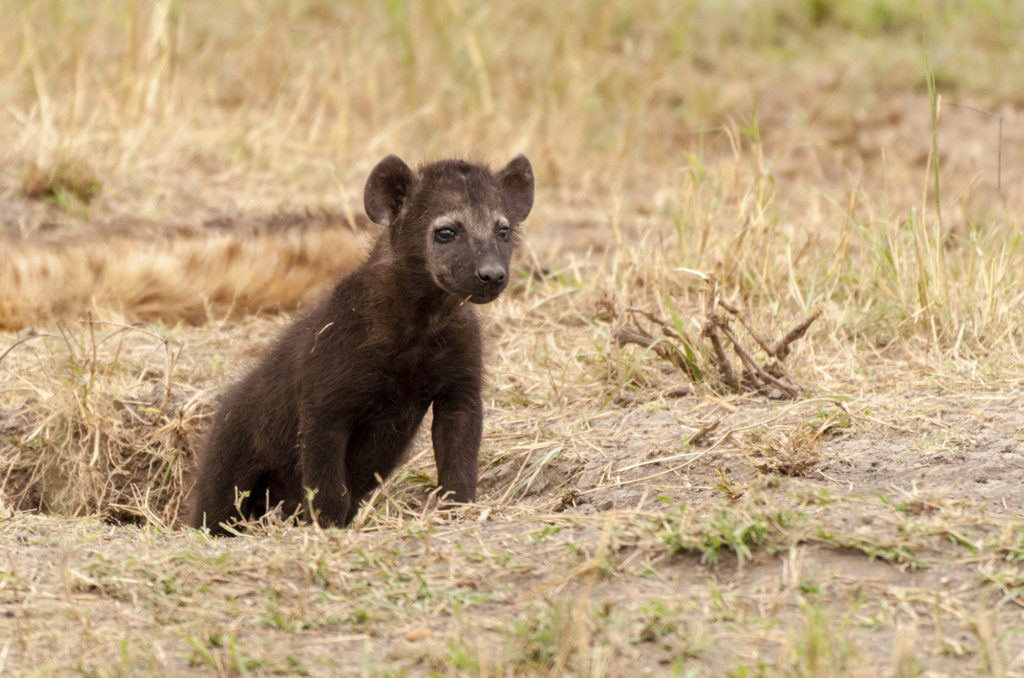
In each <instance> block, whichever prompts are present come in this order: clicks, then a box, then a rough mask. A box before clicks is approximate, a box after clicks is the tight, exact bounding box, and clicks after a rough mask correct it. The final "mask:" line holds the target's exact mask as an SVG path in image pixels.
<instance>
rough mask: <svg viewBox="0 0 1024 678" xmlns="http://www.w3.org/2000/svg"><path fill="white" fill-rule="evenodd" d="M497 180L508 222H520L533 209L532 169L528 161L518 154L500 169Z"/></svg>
mask: <svg viewBox="0 0 1024 678" xmlns="http://www.w3.org/2000/svg"><path fill="white" fill-rule="evenodd" d="M497 179H498V186H500V187H501V199H502V201H503V202H504V203H505V212H506V216H507V217H508V218H509V220H510V221H515V222H518V221H522V220H523V219H525V218H526V217H527V216H528V215H529V214H530V209H531V208H532V207H533V167H532V166H531V165H530V161H529V160H528V159H527V157H526V156H525V155H523V154H522V153H520V154H519V155H517V156H516V157H514V158H512V161H511V162H510V163H509V164H507V165H505V166H504V167H502V168H501V171H499V172H498V175H497Z"/></svg>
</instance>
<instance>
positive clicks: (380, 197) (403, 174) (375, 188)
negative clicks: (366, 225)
mask: <svg viewBox="0 0 1024 678" xmlns="http://www.w3.org/2000/svg"><path fill="white" fill-rule="evenodd" d="M415 184H416V175H415V174H414V173H413V171H412V170H411V169H409V166H408V165H406V164H405V161H403V160H402V159H401V158H399V157H398V156H397V155H389V156H388V157H386V158H384V159H383V160H381V161H380V162H378V163H377V166H376V167H374V168H373V171H372V172H370V176H369V178H368V179H367V180H366V188H365V189H364V190H363V207H364V208H365V209H366V216H368V217H370V220H371V221H373V222H375V223H378V224H380V225H381V226H390V225H391V224H393V223H394V222H395V219H397V218H398V213H399V212H401V211H402V205H403V204H404V203H405V199H406V198H407V197H408V196H409V193H410V192H411V191H412V187H413V186H414V185H415Z"/></svg>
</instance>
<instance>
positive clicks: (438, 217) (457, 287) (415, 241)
mask: <svg viewBox="0 0 1024 678" xmlns="http://www.w3.org/2000/svg"><path fill="white" fill-rule="evenodd" d="M363 202H364V204H365V206H366V214H367V216H369V217H370V219H372V220H373V221H375V222H377V223H378V224H381V225H383V226H385V227H386V228H388V229H389V231H390V238H391V245H392V248H393V250H394V251H395V254H396V255H397V256H398V257H401V258H403V259H404V260H405V261H408V262H415V265H421V266H423V267H425V269H426V271H427V272H428V273H429V274H430V276H431V278H432V280H433V282H434V283H435V284H436V285H437V286H438V287H440V288H441V289H442V290H444V291H445V292H447V293H449V294H451V295H454V296H457V297H460V298H461V299H462V300H466V299H468V300H469V301H472V302H474V303H477V304H484V303H487V302H488V301H493V300H494V299H495V298H497V296H498V295H499V294H501V291H502V290H504V289H505V286H506V285H507V284H508V266H509V258H510V257H511V255H512V249H513V247H514V246H515V243H516V239H517V237H518V230H519V222H521V221H522V220H523V219H525V218H526V216H527V215H528V214H529V213H530V208H531V207H533V168H532V167H531V166H530V161H529V160H527V158H526V156H525V155H517V156H516V157H515V158H513V159H512V161H511V162H509V163H508V164H507V165H505V166H504V167H503V168H501V169H500V170H498V171H497V172H492V171H491V170H490V169H488V168H486V167H483V166H481V165H475V164H472V163H468V162H464V161H462V160H442V161H440V162H434V163H430V164H428V165H423V166H421V167H420V168H419V169H418V170H417V171H416V172H413V171H412V170H411V169H409V166H408V165H406V164H405V163H404V162H403V161H402V159H401V158H399V157H398V156H395V155H389V156H388V157H386V158H384V159H383V160H381V161H380V162H379V163H377V166H376V167H374V168H373V171H372V172H371V173H370V178H369V179H367V180H366V190H365V192H364V194H363Z"/></svg>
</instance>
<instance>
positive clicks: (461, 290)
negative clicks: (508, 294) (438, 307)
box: [432, 272, 508, 304]
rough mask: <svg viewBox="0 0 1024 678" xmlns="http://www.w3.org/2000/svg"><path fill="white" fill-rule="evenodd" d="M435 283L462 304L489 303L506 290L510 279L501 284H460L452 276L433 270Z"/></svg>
mask: <svg viewBox="0 0 1024 678" xmlns="http://www.w3.org/2000/svg"><path fill="white" fill-rule="evenodd" d="M432 277H433V278H434V283H435V284H436V285H437V286H438V287H440V288H441V289H442V290H444V291H445V292H447V293H448V294H450V295H452V296H453V297H456V298H457V299H458V300H459V303H460V304H465V303H466V302H469V303H473V304H487V303H490V302H492V301H494V300H495V299H497V298H498V297H499V296H501V293H502V292H504V291H505V288H506V287H507V286H508V280H505V281H504V282H502V283H501V284H493V283H492V284H486V283H482V282H477V283H476V284H471V285H460V284H457V283H456V282H455V281H454V280H452V279H451V277H450V276H447V275H443V274H439V273H437V272H432Z"/></svg>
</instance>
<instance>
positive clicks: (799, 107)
mask: <svg viewBox="0 0 1024 678" xmlns="http://www.w3.org/2000/svg"><path fill="white" fill-rule="evenodd" d="M3 17H4V21H3V22H2V23H0V44H3V45H4V46H5V49H3V50H2V51H0V101H2V102H3V110H2V111H0V233H3V234H5V236H6V240H5V242H6V243H7V245H6V246H7V247H8V248H9V249H11V251H15V249H14V248H15V247H16V245H15V244H11V243H21V244H20V245H17V247H27V245H25V243H41V242H44V241H45V242H47V243H53V242H59V241H64V240H67V239H68V238H71V239H74V238H76V237H77V238H78V240H79V241H85V240H88V239H90V238H96V237H109V236H110V235H111V234H118V235H119V237H128V238H130V237H136V238H141V239H143V240H152V239H153V238H154V237H155V236H159V237H165V236H166V237H173V236H174V234H179V235H180V234H192V235H195V234H197V233H208V232H211V231H215V232H217V233H223V232H224V231H231V230H233V229H235V230H237V229H239V228H241V227H242V226H245V227H246V228H248V231H247V232H250V233H252V232H265V231H267V230H268V229H271V230H272V229H275V228H278V229H280V228H284V227H288V226H289V225H290V224H291V225H294V223H303V218H302V217H301V214H307V215H308V214H309V213H310V212H311V211H312V212H314V213H317V214H319V215H320V216H319V217H317V218H320V219H321V221H322V222H323V224H326V225H329V226H330V225H336V224H337V223H338V222H339V221H348V222H352V223H355V224H356V225H357V226H358V225H359V218H360V215H361V196H362V185H363V181H364V180H365V177H366V174H367V172H368V171H369V169H370V168H371V167H372V166H373V164H374V163H375V162H376V161H377V160H379V159H380V158H381V157H382V156H383V155H385V154H387V153H397V154H399V155H401V156H402V157H403V158H405V159H406V160H407V161H409V162H410V163H416V162H420V161H425V160H429V159H434V158H438V157H442V156H469V157H471V158H475V159H478V160H482V161H486V162H489V163H491V164H492V165H500V164H501V163H504V162H505V161H506V160H507V159H508V158H509V157H511V156H512V155H513V154H514V153H517V152H525V153H527V154H528V155H529V156H530V158H531V159H532V161H533V163H534V167H535V169H536V174H537V183H538V200H537V205H536V208H535V211H534V213H533V215H532V217H531V219H530V223H529V226H528V228H529V233H530V242H532V243H534V245H537V246H538V249H540V250H543V252H544V253H545V255H546V256H547V258H554V259H556V260H557V259H558V257H557V256H555V255H556V253H563V254H564V253H566V252H575V253H578V254H581V255H582V254H584V253H586V252H596V251H600V250H602V249H604V248H607V247H608V246H609V245H613V246H618V245H621V244H622V242H623V240H622V239H623V238H625V239H626V241H627V242H628V241H630V239H632V240H636V239H638V238H641V237H642V234H643V233H645V232H649V227H650V226H651V224H652V223H654V224H655V226H656V228H658V229H660V228H664V229H666V231H665V232H666V233H667V234H668V235H669V236H672V237H675V238H676V239H677V240H678V245H679V248H680V249H679V252H678V256H677V257H676V260H675V262H674V263H676V264H680V265H686V266H689V267H693V268H705V269H708V270H710V269H713V268H714V267H716V266H718V267H719V268H721V266H722V265H723V261H722V260H723V257H724V256H725V255H726V254H727V253H729V252H735V251H736V250H737V247H739V249H741V250H742V249H744V248H746V247H748V246H753V247H755V249H763V248H765V247H767V248H769V249H772V248H774V247H775V246H778V247H780V248H782V249H780V250H779V252H780V256H782V254H783V250H784V249H785V248H789V249H790V250H791V254H790V261H789V263H787V264H786V266H790V267H791V266H792V264H793V261H792V259H793V257H794V256H796V258H797V259H799V256H797V255H794V254H793V252H796V253H797V254H799V253H801V252H804V253H805V254H806V256H808V257H809V258H810V260H814V257H815V255H816V256H817V257H818V258H819V259H820V258H822V257H825V258H827V257H828V256H832V255H834V253H835V252H836V251H837V248H840V249H842V250H843V253H844V256H845V253H846V252H847V251H852V252H857V251H861V250H862V249H863V248H865V247H866V248H868V249H870V248H871V247H875V246H878V245H879V243H882V246H885V247H888V246H886V245H884V243H885V241H886V240H887V239H891V238H892V237H897V236H898V233H899V228H900V224H905V223H915V224H928V225H929V226H930V227H934V229H937V230H933V231H931V232H930V233H931V235H930V236H929V237H931V238H932V240H931V242H930V243H925V245H926V246H927V247H930V248H939V249H941V248H944V247H947V246H948V245H949V244H950V243H951V242H953V241H951V240H950V238H953V239H956V243H962V244H964V245H965V246H969V247H970V246H977V245H979V243H980V244H981V245H985V243H986V242H989V241H986V240H985V238H986V237H988V238H990V239H991V238H996V241H998V242H1000V243H1005V242H1007V239H1008V238H1012V236H1013V235H1014V234H1018V235H1019V233H1020V227H1019V222H1018V221H1017V220H1016V219H1017V217H1015V216H1014V215H1015V214H1016V213H1017V212H1019V209H1018V208H1019V207H1020V197H1021V195H1020V194H1021V187H1022V181H1021V179H1022V168H1024V163H1022V160H1024V122H1022V120H1021V111H1022V109H1024V88H1021V87H1020V81H1019V78H1017V77H1015V75H1014V74H1016V73H1018V72H1020V70H1021V68H1022V67H1024V53H1022V45H1024V40H1022V37H1024V7H1022V6H1021V5H1020V3H1014V2H1011V1H1010V0H984V1H982V2H970V3H968V2H957V1H954V0H937V1H934V2H913V1H902V0H799V1H792V0H737V1H736V2H728V3H724V2H715V1H711V0H688V1H676V0H664V1H657V0H655V1H651V2H632V1H627V0H619V1H616V2H594V1H592V0H569V1H567V2H560V3H549V2H541V1H532V0H527V1H524V2H517V3H487V2H470V1H468V0H430V1H425V2H401V1H399V0H388V1H387V2H376V1H373V2H370V1H365V2H364V1H360V0H356V1H353V2H331V1H328V0H297V1H295V2H274V1H269V0H243V1H240V2H232V3H207V2H202V1H198V0H175V1H172V0H152V1H135V2H129V1H126V0H104V1H101V2H91V3H69V2H60V1H58V0H7V1H6V2H4V3H3ZM934 160H937V161H938V163H937V168H938V171H937V172H936V171H935V169H936V163H935V162H933V161H934ZM936 196H938V197H939V198H940V202H939V204H938V206H940V207H941V208H942V211H941V213H939V211H938V210H936V209H935V207H936V206H937V205H936ZM296 212H298V213H300V218H298V219H296V218H295V216H294V215H295V213H296ZM282 213H283V214H284V215H285V217H284V218H280V217H279V216H278V217H275V216H274V215H281V214H282ZM325 215H326V216H325ZM932 217H935V218H938V219H939V220H940V221H941V223H933V222H931V221H929V220H930V219H931V218H932ZM879 223H884V224H887V225H888V227H891V229H890V230H889V231H886V232H884V233H883V232H876V233H873V235H872V236H871V237H870V238H868V239H867V240H866V241H865V242H863V243H860V244H858V243H857V242H854V241H851V240H849V239H848V238H847V237H846V236H847V235H849V233H847V231H845V230H844V229H853V227H852V225H857V226H858V227H859V230H860V232H861V233H862V234H863V232H864V231H865V229H867V230H871V229H873V228H875V225H877V224H879ZM282 224H283V226H282ZM754 227H756V228H761V229H763V230H765V232H766V233H768V234H767V235H766V236H765V238H766V239H765V240H763V241H759V242H757V243H751V241H750V238H749V237H748V235H746V234H745V231H744V233H743V234H741V233H740V231H743V230H744V229H747V230H749V229H750V228H754ZM645 229H648V230H645ZM243 230H244V229H243ZM856 230H857V229H853V231H856ZM769 232H770V233H769ZM75 234H78V235H77V236H76V235H75ZM168 234H170V235H168ZM741 235H742V237H741ZM854 235H856V233H854ZM997 236H998V237H997ZM778 238H781V240H777V239H778ZM992 242H995V241H992ZM956 243H953V244H956ZM911 244H912V243H910V242H908V243H906V245H907V246H908V247H909V246H911ZM136 245H139V243H136ZM304 246H307V245H304ZM347 246H348V245H346V244H341V245H338V244H337V243H333V244H332V245H331V246H330V247H327V248H325V247H323V246H318V247H319V249H320V250H323V249H336V248H337V247H341V248H344V247H347ZM308 247H312V246H308ZM298 249H299V250H301V247H299V248H298ZM314 249H316V248H314ZM17 251H18V252H23V251H24V250H23V249H19V250H17ZM118 251H120V250H118ZM126 251H127V250H126ZM773 251H774V250H773ZM863 251H867V250H863ZM33 252H34V253H33V254H31V256H41V255H39V254H38V252H36V251H35V250H33ZM304 252H305V251H304V250H303V251H302V252H299V253H298V254H296V255H295V257H297V258H298V259H300V260H301V259H302V258H303V257H306V256H308V253H304ZM897 254H898V252H897ZM933 254H936V257H937V259H936V261H937V260H938V259H941V258H942V257H943V256H944V255H943V254H941V253H939V252H938V250H936V252H933ZM1011 254H1012V253H1011ZM19 256H21V258H22V259H25V258H31V256H30V255H29V254H24V255H19ZM76 256H77V257H78V259H83V258H84V257H85V255H81V254H79V255H76ZM92 256H94V257H99V259H102V256H100V255H96V254H95V253H94V254H93V255H92ZM125 256H127V255H125ZM181 256H185V255H181ZM218 256H219V255H218ZM179 258H180V257H179ZM293 258H294V257H293ZM542 258H544V257H542ZM840 258H841V257H840ZM99 259H98V260H97V262H96V263H95V265H94V266H93V268H97V267H100V268H102V267H103V265H104V264H103V262H102V261H100V260H99ZM283 261H284V264H285V265H292V266H294V265H296V264H295V261H293V260H292V259H289V258H287V257H286V258H285V259H284V260H283ZM289 262H290V263H289ZM328 263H329V265H327V264H325V266H326V268H327V269H329V272H331V273H334V272H337V271H342V270H345V269H346V267H350V266H351V265H352V264H351V261H349V260H346V261H344V262H339V261H331V262H328ZM544 263H545V264H550V265H553V266H557V264H558V261H554V262H547V261H545V262H544ZM798 263H799V262H798ZM864 263H865V262H864V261H859V262H857V265H858V267H859V268H857V269H851V271H850V273H851V275H856V274H857V273H858V271H864V268H863V266H864ZM933 263H935V262H933ZM946 264H948V262H946V263H941V262H940V263H936V264H935V265H937V266H940V267H941V266H945V265H946ZM69 265H70V264H68V263H67V262H66V261H65V262H64V263H51V264H47V266H51V267H52V268H54V270H61V267H62V266H64V267H66V266H69ZM176 265H177V264H176ZM773 265H774V264H773ZM879 265H882V264H881V263H879ZM41 266H42V264H40V263H39V262H38V261H37V262H36V263H35V264H32V265H29V264H25V265H24V266H23V270H22V271H21V274H20V277H19V279H18V280H19V281H20V282H18V281H12V280H10V279H9V278H8V279H5V280H6V282H4V281H0V283H2V284H4V285H5V286H6V288H7V289H8V290H10V289H11V286H15V287H18V288H19V289H22V288H24V287H25V281H28V280H34V279H37V278H39V274H38V270H39V269H40V267H41ZM210 266H215V265H214V264H211V263H210V262H209V261H205V263H204V266H203V268H204V269H205V268H209V267H210ZM42 267H43V268H45V266H42ZM727 268H728V267H727ZM740 268H742V266H741V267H740ZM815 270H817V269H815V268H812V269H809V270H808V272H807V274H806V275H807V276H808V277H810V278H814V277H815V276H818V277H820V276H819V274H818V273H815V272H814V271H815ZM724 273H725V274H726V277H728V276H727V274H728V273H729V271H724ZM822 274H823V273H822ZM196 275H198V273H197V274H196ZM89 276H90V274H89V273H88V272H85V273H81V274H80V275H78V276H77V277H76V276H72V275H69V276H68V279H69V280H70V279H72V278H74V279H76V280H83V281H86V282H80V283H76V284H82V285H86V286H91V288H92V289H93V291H95V289H98V288H103V287H104V285H106V286H107V287H109V288H110V289H111V290H114V287H115V286H116V285H122V286H123V285H124V283H123V282H120V283H113V282H109V281H108V282H106V283H103V282H102V281H100V282H97V280H95V279H94V278H90V277H89ZM747 277H748V278H749V276H747ZM743 279H744V276H742V275H737V276H736V277H735V283H736V285H737V286H738V287H742V286H743V284H744V283H743ZM825 282H827V280H825ZM39 284H40V285H43V284H44V283H42V282H41V283H39ZM45 284H46V285H47V286H49V288H50V289H53V286H54V285H55V284H57V283H55V282H54V281H53V280H50V281H49V282H46V283H45ZM69 284H70V283H69ZM132 284H136V283H132ZM896 284H897V286H898V287H901V286H903V285H904V282H900V281H898V282H897V283H896ZM304 285H307V282H306V279H303V280H302V281H298V282H297V283H296V284H295V285H292V286H291V287H289V289H290V290H292V291H290V292H287V294H291V295H292V296H291V297H289V300H290V301H289V300H285V301H283V302H281V304H280V305H282V306H287V305H288V304H289V303H292V302H293V301H294V299H293V297H294V295H295V294H296V293H295V292H294V290H293V289H292V288H302V287H303V286H304ZM810 287H812V288H814V290H815V291H814V294H815V295H820V294H821V292H820V289H821V284H818V283H814V284H812V285H810ZM910 288H913V283H910ZM834 291H835V290H834V289H833V292H834ZM181 293H182V294H193V293H196V294H198V292H194V291H188V290H186V291H185V292H181ZM26 294H27V292H26ZM118 294H119V293H118V292H117V291H116V290H114V291H111V292H110V293H109V295H108V296H110V295H112V296H113V297H117V296H118ZM174 294H178V292H174ZM225 294H227V293H226V292H225ZM282 294H284V293H282ZM122 296H123V295H122ZM236 296H237V295H236ZM256 296H259V295H256ZM272 296H273V295H271V297H272ZM802 296H803V295H801V297H802ZM911 296H913V295H911ZM76 298H77V297H69V298H68V299H66V300H65V301H64V302H62V303H63V305H64V306H67V307H75V306H76V304H77V303H78V302H76ZM133 303H134V302H133ZM254 303H255V305H257V306H260V305H261V304H262V306H260V307H261V308H268V307H274V302H273V299H271V298H270V297H267V298H263V297H261V298H260V299H259V300H258V301H257V302H254ZM807 303H808V302H807V300H806V299H803V298H801V301H800V304H801V305H806V304H807ZM970 303H973V301H972V302H970ZM40 304H43V305H45V302H42V301H37V302H32V303H31V304H29V303H28V302H25V304H23V305H22V306H23V307H24V308H21V310H18V309H14V310H11V309H8V311H7V316H8V317H18V318H22V320H8V321H7V323H6V324H7V326H8V327H17V326H18V325H19V323H22V324H24V322H28V320H26V318H29V317H43V316H45V314H43V315H39V314H35V315H33V313H32V312H30V310H26V309H29V307H31V308H35V307H38V306H39V305H40ZM51 306H52V304H51ZM907 313H909V314H912V313H913V309H908V310H907ZM2 314H3V313H2V312H0V315H2ZM19 314H20V315H19ZM143 315H145V314H143ZM158 315H159V314H158ZM186 315H187V314H186ZM193 315H195V314H193ZM954 331H955V328H954Z"/></svg>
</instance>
